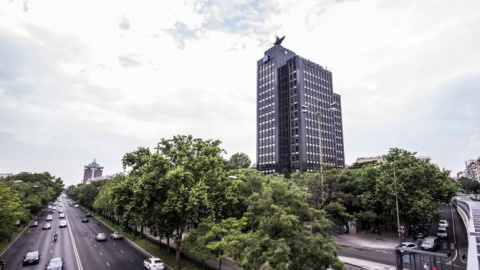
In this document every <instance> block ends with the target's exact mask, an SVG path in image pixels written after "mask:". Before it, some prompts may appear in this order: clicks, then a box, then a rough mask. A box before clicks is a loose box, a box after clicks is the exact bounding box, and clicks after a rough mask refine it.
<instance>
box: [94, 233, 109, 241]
mask: <svg viewBox="0 0 480 270" xmlns="http://www.w3.org/2000/svg"><path fill="white" fill-rule="evenodd" d="M95 240H97V242H100V241H107V236H106V235H105V233H99V234H97V235H96V236H95Z"/></svg>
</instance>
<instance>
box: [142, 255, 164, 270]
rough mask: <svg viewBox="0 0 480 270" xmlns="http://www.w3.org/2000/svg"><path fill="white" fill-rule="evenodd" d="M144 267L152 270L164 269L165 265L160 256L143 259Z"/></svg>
mask: <svg viewBox="0 0 480 270" xmlns="http://www.w3.org/2000/svg"><path fill="white" fill-rule="evenodd" d="M143 267H145V268H147V269H150V270H163V269H164V267H165V266H164V265H163V262H162V260H160V258H156V257H152V258H148V259H146V260H144V261H143Z"/></svg>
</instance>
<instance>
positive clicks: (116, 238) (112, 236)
mask: <svg viewBox="0 0 480 270" xmlns="http://www.w3.org/2000/svg"><path fill="white" fill-rule="evenodd" d="M110 238H112V239H113V240H118V239H122V238H123V236H122V235H121V234H120V233H118V232H113V233H111V234H110Z"/></svg>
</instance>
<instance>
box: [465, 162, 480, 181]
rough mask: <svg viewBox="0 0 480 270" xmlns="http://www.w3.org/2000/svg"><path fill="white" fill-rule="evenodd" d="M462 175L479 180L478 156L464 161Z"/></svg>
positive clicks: (479, 163)
mask: <svg viewBox="0 0 480 270" xmlns="http://www.w3.org/2000/svg"><path fill="white" fill-rule="evenodd" d="M464 177H465V178H468V179H472V180H477V181H479V182H480V157H478V158H477V159H470V160H467V161H465V173H464Z"/></svg>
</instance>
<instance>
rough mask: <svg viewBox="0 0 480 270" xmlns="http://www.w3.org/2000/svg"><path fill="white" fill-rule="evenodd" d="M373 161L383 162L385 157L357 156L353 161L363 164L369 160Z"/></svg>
mask: <svg viewBox="0 0 480 270" xmlns="http://www.w3.org/2000/svg"><path fill="white" fill-rule="evenodd" d="M373 161H376V162H377V163H383V162H385V158H384V157H383V156H376V157H359V158H357V160H356V161H355V163H358V164H364V163H369V162H373Z"/></svg>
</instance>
